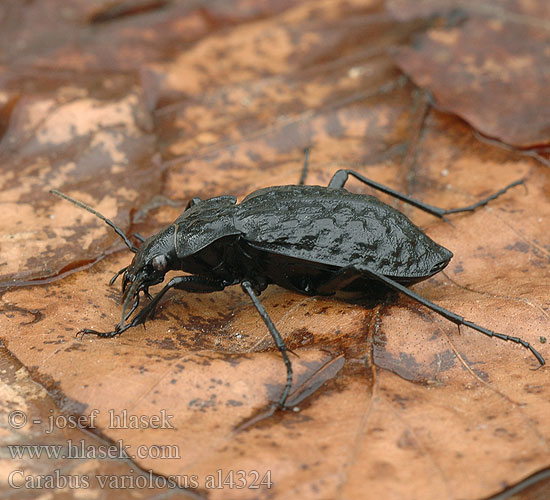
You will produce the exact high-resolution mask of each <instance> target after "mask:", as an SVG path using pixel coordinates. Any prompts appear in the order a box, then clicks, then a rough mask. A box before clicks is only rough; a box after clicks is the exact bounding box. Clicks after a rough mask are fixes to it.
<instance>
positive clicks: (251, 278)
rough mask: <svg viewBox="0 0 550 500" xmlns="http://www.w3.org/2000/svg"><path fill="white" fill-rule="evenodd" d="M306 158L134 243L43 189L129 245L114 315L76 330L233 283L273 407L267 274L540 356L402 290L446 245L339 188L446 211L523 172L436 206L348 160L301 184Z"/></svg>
mask: <svg viewBox="0 0 550 500" xmlns="http://www.w3.org/2000/svg"><path fill="white" fill-rule="evenodd" d="M307 164H308V150H306V158H305V162H304V170H303V175H302V179H301V181H300V184H298V185H289V186H275V187H268V188H264V189H259V190H257V191H254V192H253V193H251V194H249V195H248V196H247V197H246V198H244V199H243V200H242V201H241V202H240V203H237V200H236V198H235V197H233V196H218V197H215V198H210V199H208V200H201V199H199V198H194V199H192V200H191V201H190V202H189V204H188V205H187V207H186V209H185V210H184V212H183V213H182V214H181V215H180V216H179V217H178V218H177V219H176V220H175V221H174V222H173V223H172V224H170V225H169V226H167V227H165V228H164V229H162V230H161V231H160V232H158V233H157V234H155V235H153V236H151V237H149V238H147V239H143V238H141V237H140V238H139V239H140V241H141V245H140V246H139V248H136V247H135V246H134V245H133V244H132V243H131V242H130V240H129V239H128V237H127V236H126V235H125V234H124V232H123V231H122V230H120V229H119V228H118V227H117V226H116V225H115V224H114V223H113V222H111V221H110V220H109V219H107V218H106V217H104V216H103V215H101V214H100V213H98V212H97V211H95V210H94V209H92V208H91V207H89V206H88V205H85V204H84V203H81V202H79V201H77V200H74V199H73V198H70V197H69V196H67V195H64V194H63V193H60V192H59V191H56V190H52V193H54V194H56V195H58V196H61V197H62V198H65V199H67V200H69V201H71V202H72V203H75V204H76V205H78V206H80V207H81V208H84V209H86V210H88V211H90V212H92V213H93V214H95V215H96V216H98V217H100V218H101V219H102V220H104V221H105V222H106V223H107V224H109V225H110V226H111V227H112V228H113V229H114V230H115V231H116V232H117V234H118V235H119V236H120V237H121V238H122V239H123V240H124V242H125V243H126V245H127V246H128V247H129V248H130V250H132V251H133V252H134V253H135V256H134V258H133V260H132V262H131V264H130V265H129V266H128V267H125V268H123V269H121V270H120V271H119V272H118V273H117V274H116V275H115V276H114V277H113V279H112V280H111V284H112V283H113V282H114V281H115V280H116V278H117V277H118V276H119V275H120V274H123V278H122V293H123V296H122V302H123V305H122V317H121V320H120V323H118V324H117V325H116V327H115V329H114V330H113V331H111V332H98V331H95V330H89V329H84V330H81V332H80V333H83V334H94V335H97V336H99V337H114V336H116V335H120V334H121V333H122V332H124V331H126V330H127V329H128V328H132V327H135V326H137V325H139V324H143V323H145V321H146V320H147V319H148V318H152V317H153V316H154V313H155V309H156V307H157V305H158V303H159V301H160V299H161V298H162V297H163V296H164V294H165V293H166V292H167V291H168V290H170V289H171V288H176V289H179V290H185V291H188V292H195V293H197V292H198V293H201V292H202V293H209V292H216V291H220V290H223V289H224V288H225V287H227V286H231V285H236V284H240V285H241V287H242V289H243V290H244V291H245V292H246V293H247V294H248V296H249V297H250V299H251V300H252V303H253V304H254V306H255V307H256V309H257V311H258V313H259V314H260V316H261V318H262V320H263V321H264V323H265V325H266V326H267V329H268V330H269V332H270V334H271V336H272V337H273V341H274V342H275V345H276V346H277V348H278V350H279V351H280V353H281V355H282V357H283V360H284V362H285V365H286V372H287V379H286V384H285V387H284V390H283V393H282V396H281V398H280V400H279V402H278V406H279V407H280V408H285V403H286V400H287V398H288V395H289V393H290V389H291V386H292V364H291V362H290V359H289V357H288V349H287V347H286V345H285V343H284V341H283V339H282V337H281V335H280V333H279V332H278V330H277V328H276V327H275V325H274V324H273V322H272V321H271V319H270V317H269V314H268V313H267V311H266V310H265V309H264V307H263V305H262V304H261V302H260V300H259V299H258V295H260V293H261V292H262V291H263V290H265V288H266V287H267V286H268V285H270V284H277V285H279V286H281V287H283V288H286V289H288V290H293V291H295V292H299V293H302V294H306V295H332V294H334V293H335V292H336V291H338V290H346V291H361V290H363V291H364V290H367V289H368V288H369V287H371V288H372V287H373V286H380V284H382V286H384V287H387V288H390V289H393V290H397V291H399V292H401V293H403V294H405V295H407V296H408V297H410V298H412V299H414V300H415V301H417V302H419V303H420V304H422V305H424V306H425V307H427V308H429V309H431V310H432V311H434V312H436V313H438V314H440V315H441V316H443V317H444V318H447V319H448V320H449V321H452V322H453V323H455V324H456V325H458V326H460V325H464V326H468V327H470V328H472V329H474V330H476V331H478V332H480V333H483V334H484V335H487V336H489V337H494V338H497V339H501V340H509V341H512V342H515V343H518V344H521V345H522V346H523V347H526V348H527V349H529V350H530V351H531V352H532V353H533V355H534V356H535V357H536V358H537V360H538V362H539V363H540V366H543V365H544V364H545V361H544V358H543V357H542V356H541V355H540V354H539V353H538V352H537V350H536V349H535V348H534V347H533V346H532V345H531V344H529V343H528V342H527V341H525V340H523V339H521V338H519V337H511V336H509V335H505V334H501V333H497V332H494V331H492V330H489V329H487V328H484V327H482V326H480V325H478V324H476V323H473V322H471V321H468V320H466V319H465V318H463V317H462V316H459V315H458V314H455V313H453V312H451V311H449V310H447V309H444V308H443V307H440V306H438V305H436V304H434V303H433V302H431V301H429V300H427V299H425V298H424V297H422V296H420V295H418V294H417V293H415V292H413V291H412V290H409V288H407V287H408V286H410V285H412V284H414V283H417V282H419V281H422V280H425V279H427V278H429V277H431V276H433V275H434V274H436V273H438V272H440V271H441V270H442V269H444V268H445V267H446V266H447V264H448V263H449V261H450V260H451V257H452V256H453V254H452V253H451V252H450V251H449V250H447V249H446V248H445V247H443V246H441V245H439V244H437V243H436V242H434V241H433V240H432V239H431V238H429V237H428V236H427V235H426V234H425V233H424V232H423V231H422V230H421V229H420V228H418V227H417V226H415V225H414V224H413V223H412V222H411V221H410V220H409V219H408V218H407V217H406V216H405V215H404V214H402V213H401V212H399V211H398V210H396V209H394V208H393V207H391V206H389V205H387V204H385V203H383V202H381V201H380V200H378V198H376V197H374V196H371V195H366V194H353V193H351V192H349V191H347V190H346V189H344V185H345V183H346V181H347V180H348V179H349V177H350V176H352V177H354V178H356V179H357V180H359V181H361V182H363V183H364V184H367V185H368V186H370V187H371V188H374V189H377V190H380V191H382V192H384V193H386V194H389V195H391V196H394V197H396V198H398V199H400V200H402V201H404V202H406V203H409V204H411V205H413V206H415V207H417V208H419V209H421V210H424V211H426V212H428V213H430V214H432V215H435V216H437V217H440V218H443V219H445V216H446V215H448V214H452V213H458V212H467V211H473V210H475V209H476V208H478V207H480V206H482V205H486V204H487V203H488V202H489V201H491V200H493V199H495V198H496V197H498V196H500V195H501V194H503V193H504V192H506V191H507V190H508V189H510V188H511V187H513V186H516V185H518V184H521V183H523V180H519V181H516V182H513V183H512V184H510V185H508V186H506V187H505V188H503V189H501V190H500V191H498V192H497V193H495V194H493V195H491V196H489V197H487V198H485V199H483V200H481V201H479V202H477V203H475V204H473V205H470V206H468V207H463V208H456V209H450V210H445V209H441V208H437V207H434V206H431V205H427V204H425V203H423V202H421V201H418V200H415V199H413V198H411V197H409V196H407V195H404V194H402V193H399V192H397V191H394V190H393V189H391V188H388V187H387V186H383V185H381V184H378V183H377V182H374V181H372V180H370V179H368V178H366V177H364V176H363V175H361V174H360V173H358V172H356V171H354V170H347V169H346V170H338V171H337V172H336V173H335V174H334V176H333V177H332V179H331V180H330V182H329V184H328V186H327V187H323V186H307V185H304V183H303V180H304V178H305V173H306V172H307ZM170 270H181V271H185V272H187V273H190V275H185V276H176V277H174V278H172V279H171V280H170V281H169V282H168V284H166V285H165V286H164V288H162V289H161V290H160V291H159V292H158V293H157V294H156V295H155V296H154V297H152V296H151V295H150V294H149V287H151V286H153V285H157V284H159V283H161V282H162V281H163V280H164V276H165V274H166V273H167V272H168V271H170ZM140 293H143V294H144V295H146V296H147V297H148V298H149V299H150V302H149V303H148V304H147V305H146V306H145V307H143V308H142V309H141V310H140V311H139V312H138V313H137V314H136V315H135V316H134V317H133V318H132V320H131V321H129V322H128V323H126V321H128V320H129V319H130V317H131V315H132V314H133V313H134V311H135V310H136V309H137V307H138V305H139V300H140ZM540 366H539V367H540Z"/></svg>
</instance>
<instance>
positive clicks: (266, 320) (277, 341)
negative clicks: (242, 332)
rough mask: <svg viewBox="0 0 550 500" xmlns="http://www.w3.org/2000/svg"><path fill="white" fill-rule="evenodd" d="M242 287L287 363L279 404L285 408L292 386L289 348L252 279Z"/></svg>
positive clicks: (242, 284) (244, 282) (243, 283)
mask: <svg viewBox="0 0 550 500" xmlns="http://www.w3.org/2000/svg"><path fill="white" fill-rule="evenodd" d="M241 287H242V288H243V290H244V291H245V292H246V293H247V294H248V295H249V297H250V299H251V300H252V303H253V304H254V307H256V310H257V311H258V313H259V315H260V316H261V318H262V319H263V320H264V323H265V326H267V329H268V330H269V333H270V334H271V336H272V337H273V341H274V342H275V345H276V346H277V349H279V351H280V352H281V355H282V356H283V360H284V362H285V365H286V385H285V390H284V391H283V395H282V396H281V399H280V400H279V403H278V406H279V408H281V409H284V408H285V403H286V400H287V398H288V395H289V393H290V388H291V386H292V363H291V362H290V359H289V358H288V354H287V351H288V349H287V347H286V345H285V342H284V340H283V338H282V337H281V334H280V333H279V331H278V330H277V328H275V325H274V324H273V321H271V318H270V317H269V314H267V311H266V310H265V309H264V306H263V305H262V303H261V302H260V301H259V300H258V297H256V292H254V288H253V287H252V284H251V283H250V281H243V282H242V283H241Z"/></svg>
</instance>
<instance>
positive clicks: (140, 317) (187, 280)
mask: <svg viewBox="0 0 550 500" xmlns="http://www.w3.org/2000/svg"><path fill="white" fill-rule="evenodd" d="M224 287H225V285H224V283H223V282H221V281H214V280H209V279H206V278H203V277H201V276H176V277H175V278H172V279H171V280H170V281H169V282H168V284H167V285H166V286H165V287H164V288H163V289H162V290H161V291H160V292H159V293H157V294H156V295H155V296H154V297H153V298H152V299H151V301H150V302H149V303H148V304H147V305H146V306H145V307H144V308H143V309H142V310H141V311H139V312H138V313H137V314H136V315H135V316H134V318H133V319H132V321H130V323H126V324H125V325H123V324H120V323H119V324H118V325H117V326H116V328H115V329H114V330H113V331H112V332H98V331H96V330H89V329H84V330H81V331H80V332H78V333H79V334H83V335H96V336H98V337H101V338H112V337H116V336H117V335H120V334H121V333H122V332H125V331H126V330H128V328H133V327H135V326H138V325H141V324H144V323H145V322H146V321H147V319H149V318H152V317H153V316H154V314H155V311H156V308H157V305H158V303H159V301H160V299H162V297H163V296H164V294H165V293H166V292H167V291H168V290H170V289H171V288H176V289H178V290H185V291H187V292H192V293H210V292H218V291H221V290H223V289H224ZM136 307H137V306H136ZM134 309H135V308H134V307H132V310H134Z"/></svg>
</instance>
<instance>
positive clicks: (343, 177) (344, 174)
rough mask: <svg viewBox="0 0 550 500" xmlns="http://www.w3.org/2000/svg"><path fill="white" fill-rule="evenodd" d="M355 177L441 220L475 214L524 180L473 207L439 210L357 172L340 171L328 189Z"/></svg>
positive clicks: (339, 186) (340, 186) (333, 177)
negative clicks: (476, 210)
mask: <svg viewBox="0 0 550 500" xmlns="http://www.w3.org/2000/svg"><path fill="white" fill-rule="evenodd" d="M350 175H351V176H352V177H355V178H356V179H357V180H359V181H361V182H362V183H363V184H366V185H367V186H370V187H371V188H374V189H377V190H378V191H381V192H383V193H386V194H389V195H390V196H393V197H394V198H397V199H398V200H401V201H403V202H405V203H408V204H409V205H412V206H413V207H416V208H419V209H420V210H424V212H428V213H429V214H432V215H435V216H436V217H439V218H441V219H445V215H449V214H456V213H460V212H473V211H474V210H475V209H476V208H479V207H482V206H484V205H487V203H489V202H490V201H492V200H494V199H495V198H498V197H499V196H500V195H502V194H504V193H505V192H506V191H508V190H509V189H511V188H513V187H515V186H518V185H519V184H523V179H520V180H517V181H515V182H512V183H511V184H508V186H506V187H504V188H502V189H501V190H499V191H497V192H496V193H493V194H492V195H490V196H487V197H486V198H483V199H482V200H480V201H478V202H477V203H474V204H473V205H469V206H467V207H461V208H450V209H445V208H439V207H434V206H432V205H428V204H427V203H424V202H422V201H420V200H416V199H414V198H411V197H410V196H407V195H406V194H403V193H400V192H399V191H395V190H394V189H391V188H389V187H388V186H384V185H383V184H379V183H378V182H375V181H373V180H371V179H369V178H367V177H365V176H363V175H361V174H360V173H358V172H356V171H355V170H345V169H343V170H338V171H337V172H336V173H335V174H334V175H333V176H332V179H331V180H330V182H329V184H328V187H329V188H343V187H344V185H345V184H346V182H347V181H348V179H349V176H350Z"/></svg>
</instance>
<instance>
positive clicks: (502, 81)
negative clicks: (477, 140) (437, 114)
mask: <svg viewBox="0 0 550 500" xmlns="http://www.w3.org/2000/svg"><path fill="white" fill-rule="evenodd" d="M543 4H544V2H542V3H537V2H522V1H517V0H500V1H499V2H482V3H472V2H461V1H454V2H449V1H447V2H440V1H436V2H434V1H433V0H423V1H420V2H410V1H406V0H405V1H403V0H390V1H389V7H390V9H391V11H392V12H393V13H394V15H395V16H396V17H397V18H399V19H411V18H417V17H425V16H430V15H433V14H443V15H444V16H446V17H447V22H446V23H443V24H444V26H437V25H436V27H434V29H431V30H429V31H428V32H427V33H426V34H423V35H422V36H419V37H417V38H416V39H415V43H414V46H412V47H403V48H401V49H399V50H398V51H396V53H395V59H396V61H397V63H398V64H399V66H400V67H401V68H402V69H403V71H405V73H407V74H408V75H410V76H411V78H412V79H413V80H414V82H415V83H416V84H417V85H419V86H420V87H423V88H426V89H428V90H429V91H430V92H432V93H433V95H434V97H435V100H436V101H437V103H438V104H439V105H440V106H441V107H442V108H443V109H445V110H448V111H450V112H453V113H456V114H457V115H458V116H460V117H461V118H463V119H464V120H466V121H467V122H468V123H470V124H471V125H472V126H473V127H474V128H476V129H478V130H479V131H480V132H482V133H483V134H485V135H487V136H489V137H495V138H498V139H499V140H501V141H503V142H505V143H507V144H511V145H513V146H517V147H521V148H527V147H533V146H542V145H548V144H549V143H550V107H549V106H548V105H547V103H548V101H549V99H550V90H549V89H550V75H549V73H548V71H547V70H548V67H549V65H550V54H549V53H548V46H549V43H550V9H548V6H547V5H546V6H545V7H543Z"/></svg>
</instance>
